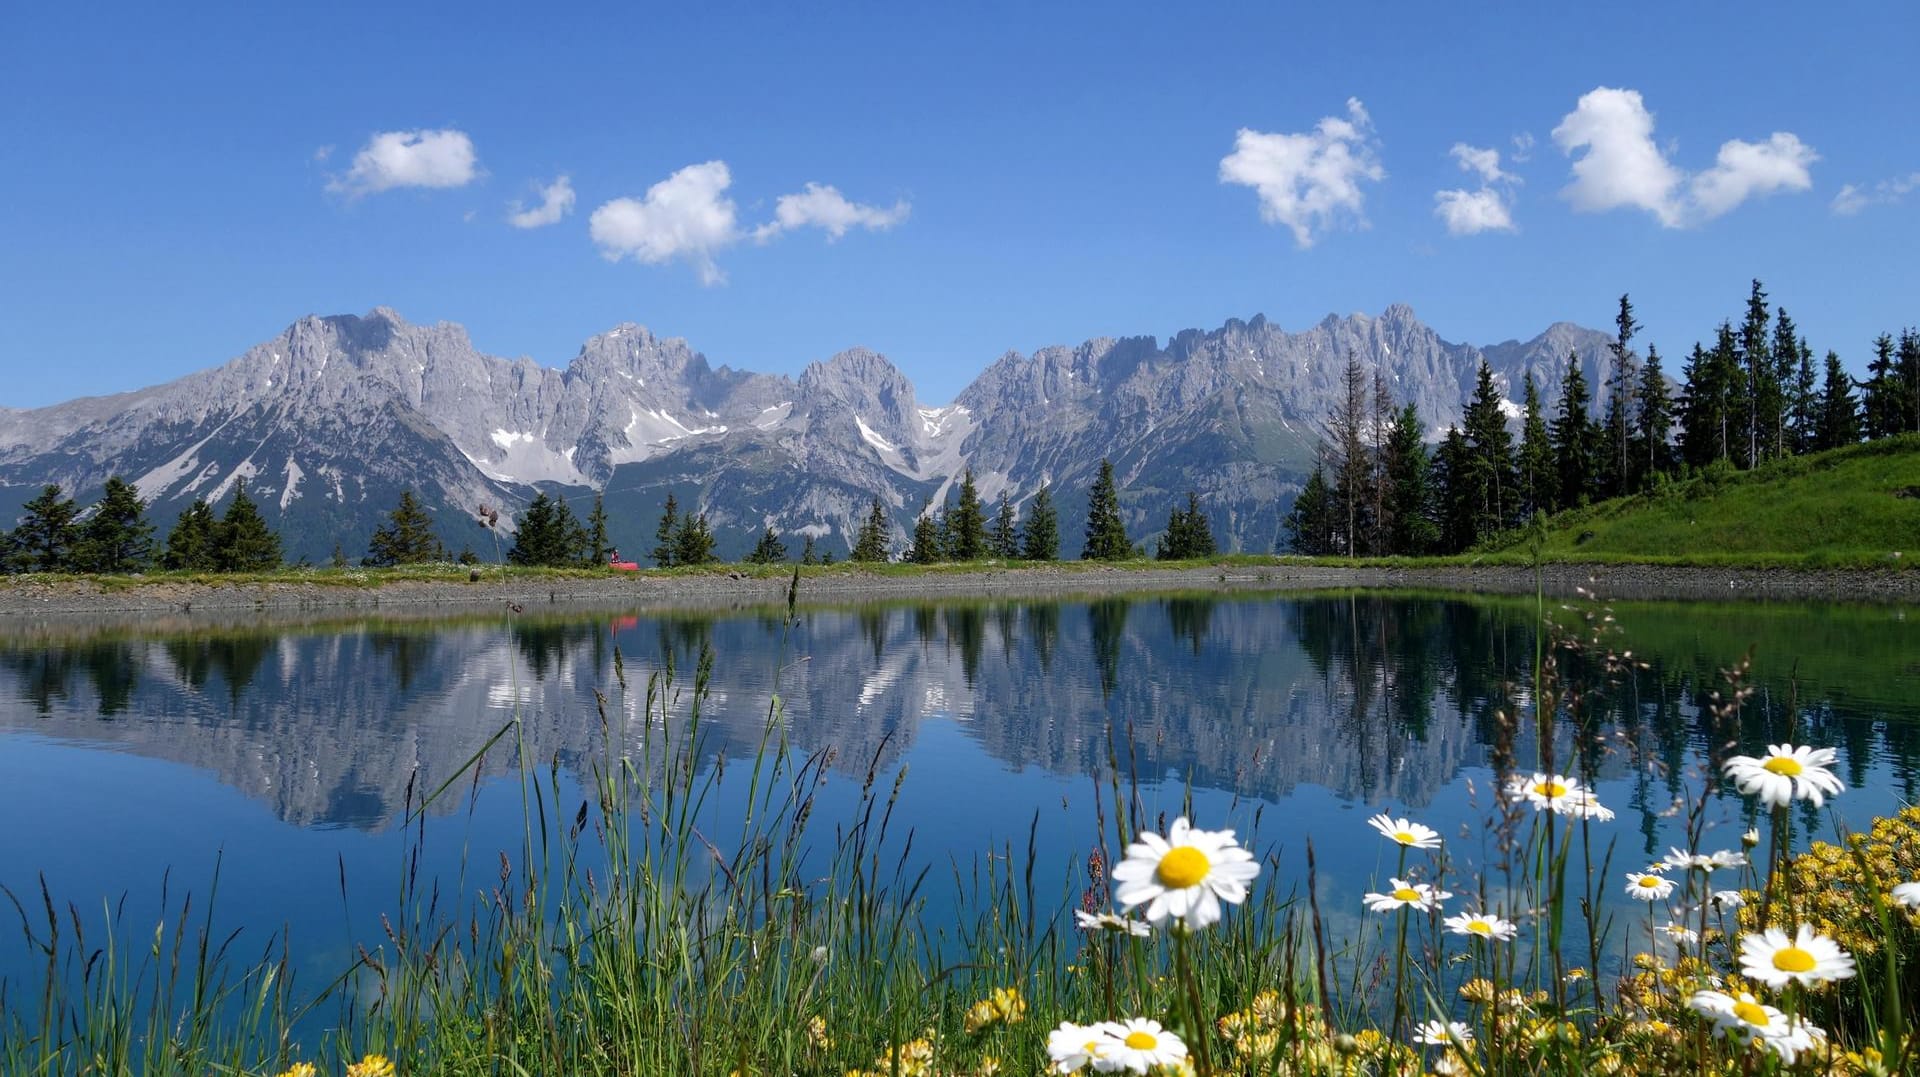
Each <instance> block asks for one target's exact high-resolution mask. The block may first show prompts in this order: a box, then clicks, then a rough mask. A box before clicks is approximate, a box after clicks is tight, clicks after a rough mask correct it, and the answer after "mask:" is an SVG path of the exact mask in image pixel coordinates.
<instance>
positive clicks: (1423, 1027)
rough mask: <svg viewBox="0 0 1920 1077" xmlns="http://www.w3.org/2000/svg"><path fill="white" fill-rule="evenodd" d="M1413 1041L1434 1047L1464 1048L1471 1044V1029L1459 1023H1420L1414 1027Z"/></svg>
mask: <svg viewBox="0 0 1920 1077" xmlns="http://www.w3.org/2000/svg"><path fill="white" fill-rule="evenodd" d="M1413 1039H1414V1042H1415V1043H1425V1044H1431V1045H1433V1046H1435V1047H1445V1046H1448V1045H1449V1044H1451V1045H1453V1046H1456V1047H1465V1046H1467V1045H1468V1044H1471V1043H1472V1042H1473V1029H1471V1028H1469V1027H1468V1026H1466V1025H1465V1024H1463V1023H1461V1022H1459V1021H1422V1022H1420V1023H1419V1024H1418V1025H1415V1026H1414V1028H1413Z"/></svg>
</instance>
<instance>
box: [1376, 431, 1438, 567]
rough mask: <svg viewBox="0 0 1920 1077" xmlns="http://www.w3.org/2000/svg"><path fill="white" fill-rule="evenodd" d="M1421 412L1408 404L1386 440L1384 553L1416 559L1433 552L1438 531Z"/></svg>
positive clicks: (1431, 467) (1430, 467)
mask: <svg viewBox="0 0 1920 1077" xmlns="http://www.w3.org/2000/svg"><path fill="white" fill-rule="evenodd" d="M1424 434H1425V432H1424V431H1423V430H1422V429H1421V427H1420V412H1419V409H1417V408H1416V407H1415V406H1414V405H1413V404H1411V403H1409V404H1407V405H1406V406H1405V407H1403V408H1401V409H1400V414H1399V415H1398V416H1397V417H1396V418H1395V420H1394V424H1393V432H1392V434H1391V435H1390V436H1389V437H1388V439H1387V474H1386V486H1387V518H1388V519H1389V520H1390V521H1391V525H1390V527H1389V529H1388V536H1389V537H1388V543H1387V551H1386V552H1388V553H1390V554H1403V555H1408V556H1418V555H1420V554H1424V553H1428V552H1430V551H1432V550H1433V548H1434V546H1435V545H1436V544H1437V543H1438V542H1439V540H1440V530H1439V528H1437V527H1435V526H1434V522H1433V512H1434V507H1433V474H1432V472H1433V464H1432V461H1431V460H1430V459H1429V458H1428V456H1427V445H1426V439H1425V436H1424Z"/></svg>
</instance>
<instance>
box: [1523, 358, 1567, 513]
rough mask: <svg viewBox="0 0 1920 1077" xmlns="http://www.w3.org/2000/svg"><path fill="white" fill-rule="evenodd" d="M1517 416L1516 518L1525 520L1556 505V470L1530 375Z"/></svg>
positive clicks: (1544, 417) (1557, 479)
mask: <svg viewBox="0 0 1920 1077" xmlns="http://www.w3.org/2000/svg"><path fill="white" fill-rule="evenodd" d="M1520 415H1521V422H1520V456H1519V459H1518V461H1517V465H1516V466H1517V470H1518V472H1519V474H1518V476H1517V477H1518V479H1519V482H1520V518H1521V519H1522V520H1528V519H1532V518H1533V516H1534V515H1535V514H1536V513H1542V512H1552V511H1553V509H1554V506H1556V505H1558V504H1559V503H1560V495H1559V490H1560V467H1559V463H1558V461H1556V460H1555V459H1554V456H1553V440H1552V438H1551V437H1550V436H1549V434H1548V433H1547V419H1546V416H1545V415H1544V414H1542V412H1541V410H1540V391H1539V389H1538V388H1536V387H1535V386H1534V384H1533V373H1532V372H1531V371H1529V372H1528V373H1527V378H1526V395H1525V398H1524V400H1523V402H1522V403H1521V412H1520Z"/></svg>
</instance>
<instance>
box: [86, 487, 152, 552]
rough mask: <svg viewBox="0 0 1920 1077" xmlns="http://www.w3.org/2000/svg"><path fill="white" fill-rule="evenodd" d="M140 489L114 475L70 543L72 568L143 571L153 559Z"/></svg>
mask: <svg viewBox="0 0 1920 1077" xmlns="http://www.w3.org/2000/svg"><path fill="white" fill-rule="evenodd" d="M146 510H147V504H146V502H145V501H143V500H141V498H140V491H139V490H137V489H135V488H134V486H133V484H132V483H130V482H128V481H126V480H125V479H123V478H121V477H120V476H118V475H115V476H113V477H112V478H110V479H108V480H107V488H106V491H105V492H104V493H102V494H101V496H100V500H99V502H98V503H96V504H95V505H94V506H93V515H91V516H89V517H87V522H86V523H85V524H82V525H81V527H80V535H79V540H78V541H77V542H75V543H74V548H73V555H74V557H73V559H74V567H75V568H77V569H79V570H80V571H81V572H100V573H115V572H144V571H145V570H146V568H147V564H148V563H149V562H150V561H152V560H153V525H152V524H150V523H148V522H147V518H146Z"/></svg>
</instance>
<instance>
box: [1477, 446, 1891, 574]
mask: <svg viewBox="0 0 1920 1077" xmlns="http://www.w3.org/2000/svg"><path fill="white" fill-rule="evenodd" d="M1530 544H1531V539H1530V537H1524V536H1523V537H1520V538H1518V539H1517V540H1516V541H1513V542H1511V543H1510V544H1509V545H1508V546H1507V549H1509V550H1525V549H1528V548H1529V546H1530ZM1543 552H1544V553H1545V555H1546V556H1547V557H1548V558H1550V559H1553V560H1606V561H1660V560H1668V559H1676V560H1688V561H1722V560H1726V561H1736V560H1738V561H1771V560H1775V559H1778V560H1780V561H1782V562H1790V561H1799V562H1803V563H1807V564H1811V565H1819V564H1836V565H1839V564H1882V565H1887V564H1909V563H1912V562H1913V561H1914V560H1915V559H1916V558H1920V435H1912V434H1909V435H1904V436H1901V437H1897V438H1888V439H1885V440H1882V441H1875V442H1870V443H1867V444H1864V445H1854V446H1850V447H1848V448H1845V449H1835V450H1833V451H1832V452H1825V453H1816V454H1813V455H1810V456H1802V457H1793V458H1790V459H1786V460H1781V461H1777V462H1775V463H1771V464H1767V465H1765V466H1763V467H1760V468H1757V469H1755V470H1753V471H1750V472H1735V471H1729V470H1721V469H1718V468H1715V469H1710V470H1709V471H1707V472H1706V473H1704V474H1702V475H1700V476H1698V477H1696V478H1693V479H1689V480H1686V481H1683V482H1676V483H1671V484H1668V485H1666V486H1664V487H1662V488H1661V489H1659V490H1656V491H1653V492H1651V493H1647V494H1643V495H1639V496H1636V497H1628V498H1617V499H1615V500H1612V501H1605V502H1601V503H1600V504H1598V505H1594V506H1592V507H1590V508H1585V509H1578V510H1574V511H1571V512H1565V513H1561V514H1560V515H1558V516H1555V517H1553V518H1552V519H1551V520H1550V521H1549V522H1548V527H1547V534H1546V542H1545V548H1544V550H1543Z"/></svg>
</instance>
